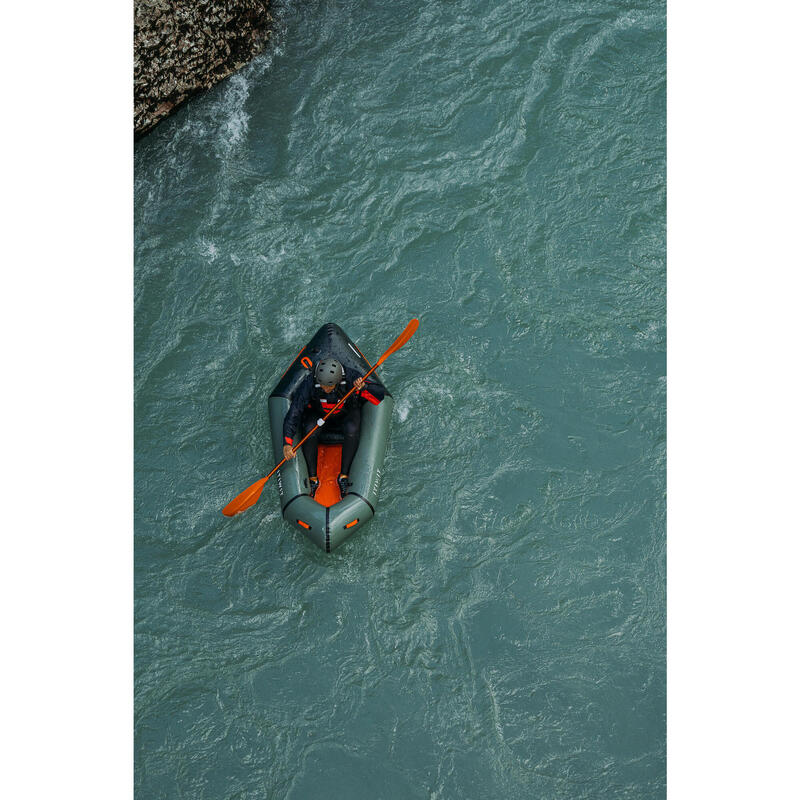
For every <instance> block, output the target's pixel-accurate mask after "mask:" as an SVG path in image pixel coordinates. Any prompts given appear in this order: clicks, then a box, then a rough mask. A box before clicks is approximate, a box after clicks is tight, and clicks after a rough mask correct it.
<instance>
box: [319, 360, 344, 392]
mask: <svg viewBox="0 0 800 800" xmlns="http://www.w3.org/2000/svg"><path fill="white" fill-rule="evenodd" d="M314 378H316V381H317V383H318V384H319V385H320V386H332V385H333V384H335V383H340V382H341V381H342V379H343V378H344V369H343V367H342V365H341V364H340V363H339V362H338V361H337V360H336V359H335V358H323V359H322V360H321V361H318V362H317V368H316V370H315V371H314Z"/></svg>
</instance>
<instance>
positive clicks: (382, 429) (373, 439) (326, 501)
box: [269, 322, 394, 553]
mask: <svg viewBox="0 0 800 800" xmlns="http://www.w3.org/2000/svg"><path fill="white" fill-rule="evenodd" d="M325 357H330V358H335V359H336V360H337V361H339V362H340V363H341V364H343V365H344V366H345V367H350V368H351V369H354V370H357V371H358V372H360V373H361V374H362V375H364V374H366V373H367V372H369V370H370V369H371V365H370V363H369V362H368V361H367V359H366V358H364V356H363V355H362V353H361V351H360V350H359V349H358V346H357V345H356V344H355V342H353V341H352V339H350V337H349V336H348V335H347V334H346V333H345V332H344V331H343V330H342V329H341V328H340V327H339V326H338V325H334V324H333V323H332V322H329V323H327V324H325V325H323V326H322V327H321V328H320V329H319V330H318V331H317V332H316V333H315V334H314V336H313V338H312V339H311V341H310V342H309V343H308V344H307V345H306V346H305V347H304V348H303V349H302V350H301V351H300V352H299V353H298V354H297V357H296V358H295V359H294V361H292V363H291V364H290V365H289V368H288V369H287V370H286V372H284V374H283V375H282V376H281V379H280V380H279V381H278V383H277V385H276V386H275V388H274V389H273V390H272V394H270V396H269V424H270V432H271V435H272V450H273V455H274V457H275V463H278V462H279V461H281V460H282V459H283V444H284V443H283V418H284V417H285V416H286V412H287V411H288V410H289V405H290V404H291V400H292V395H293V393H294V392H295V390H296V389H297V388H298V386H299V385H300V383H301V382H302V381H303V379H304V378H305V377H306V375H308V374H309V373H311V374H313V372H314V368H315V367H316V365H317V361H319V360H320V359H322V358H325ZM370 380H371V381H374V382H375V383H380V385H381V386H384V385H383V383H382V382H381V380H380V378H379V377H378V373H377V371H376V372H373V373H372V375H370ZM384 389H385V390H386V394H385V397H384V399H383V400H382V401H381V402H380V403H379V404H378V405H373V404H372V403H366V402H364V401H363V400H362V401H359V402H362V403H364V404H363V406H362V408H361V434H360V437H359V443H358V450H357V451H356V455H355V458H354V459H353V464H352V467H351V468H350V475H349V479H350V481H351V486H350V488H349V489H348V491H347V493H346V494H345V495H344V497H342V495H341V493H340V491H339V487H338V485H337V484H336V477H337V476H338V474H339V468H340V467H341V463H342V435H341V434H338V433H336V432H333V431H331V430H326V427H327V426H323V427H322V428H321V429H320V431H318V432H317V433H316V434H315V435H316V436H319V454H318V457H317V476H318V477H319V480H320V486H319V488H318V489H317V492H316V494H315V496H314V497H313V498H312V497H311V495H310V493H309V483H308V470H307V469H306V460H305V458H304V457H303V453H302V448H301V449H299V450H298V451H297V457H296V458H293V459H292V460H291V461H289V462H287V463H286V464H284V465H283V466H282V467H281V468H280V469H279V470H278V474H277V475H276V476H275V477H276V479H277V485H278V495H279V497H280V503H281V512H282V514H283V518H284V519H285V520H286V522H288V523H289V524H290V525H293V526H294V527H295V528H297V529H299V530H301V531H302V532H303V533H304V534H305V535H306V536H307V537H308V538H309V539H311V541H312V542H314V543H315V544H316V545H318V546H319V547H321V548H322V549H323V550H325V552H327V553H330V552H331V550H333V549H334V548H336V547H338V546H339V545H340V544H341V543H342V542H343V541H344V540H345V539H347V537H348V536H350V535H352V534H353V533H354V532H355V531H357V530H358V529H359V528H360V527H361V526H362V525H364V523H366V522H367V521H368V520H370V519H372V517H373V516H374V515H375V507H376V506H377V504H378V494H379V492H380V485H381V478H382V477H383V459H384V456H385V454H386V445H387V443H388V440H389V426H390V423H391V419H392V408H393V407H394V400H393V398H392V396H391V394H389V391H388V389H386V387H385V386H384ZM301 437H302V432H301V431H298V433H297V435H296V436H295V440H294V444H295V445H297V443H298V442H299V441H300V438H301Z"/></svg>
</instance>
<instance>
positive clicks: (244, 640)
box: [134, 0, 666, 800]
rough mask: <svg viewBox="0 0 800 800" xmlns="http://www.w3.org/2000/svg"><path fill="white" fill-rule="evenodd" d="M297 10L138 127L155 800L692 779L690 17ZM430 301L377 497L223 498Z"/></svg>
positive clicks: (657, 794)
mask: <svg viewBox="0 0 800 800" xmlns="http://www.w3.org/2000/svg"><path fill="white" fill-rule="evenodd" d="M276 16H277V24H276V35H275V38H274V41H273V44H272V46H271V48H270V49H269V51H268V52H266V53H265V54H264V55H262V56H260V57H259V58H258V59H256V60H255V61H254V62H253V63H251V64H250V65H248V66H247V67H246V68H244V69H243V70H242V71H241V72H240V73H238V74H236V75H235V76H232V77H231V78H229V79H228V80H226V81H224V82H223V83H222V84H220V85H218V86H217V87H215V88H214V89H212V90H211V91H209V92H208V93H206V94H205V95H203V96H201V97H198V98H196V99H194V100H193V101H191V103H190V104H189V105H187V106H186V107H184V108H183V109H181V110H180V111H179V112H178V113H177V114H175V115H174V116H173V117H171V118H170V119H168V120H166V121H165V122H162V123H161V124H160V125H159V126H158V127H157V129H156V130H155V131H154V132H153V133H152V134H151V135H149V136H147V137H146V138H144V139H142V140H141V141H140V142H138V143H137V145H136V148H135V276H134V277H135V289H134V293H135V334H134V335H135V356H134V366H135V377H134V385H135V593H136V594H135V720H134V737H135V739H134V750H135V789H136V796H137V798H141V800H145V799H146V800H155V799H156V798H192V799H193V800H196V799H200V798H207V799H208V800H221V799H223V798H225V799H228V798H229V799H230V800H234V798H237V799H240V800H244V798H253V799H255V798H292V800H300V799H301V798H311V797H322V796H326V797H331V798H365V800H366V799H370V800H373V799H375V798H386V799H388V798H402V799H403V800H406V799H408V798H436V799H437V800H445V799H446V798H541V799H542V800H545V799H547V798H565V799H568V800H578V799H579V798H623V797H624V798H636V799H637V800H640V799H642V798H663V797H664V796H665V791H666V789H665V786H666V766H665V760H666V642H665V622H666V619H665V617H666V611H665V572H666V555H665V552H666V550H665V528H666V504H665V490H666V473H665V457H666V442H665V440H666V408H665V406H666V359H665V355H666V352H665V351H666V308H665V304H666V299H665V298H666V285H665V283H666V261H665V206H666V175H665V161H666V149H665V141H666V137H665V127H666V119H665V98H666V33H665V7H664V4H663V3H661V2H620V1H619V0H617V1H616V2H599V0H591V2H590V1H588V0H586V1H584V2H566V3H541V2H523V0H507V1H506V2H498V3H480V2H477V0H458V1H453V2H441V1H434V2H427V3H420V2H410V1H407V0H400V2H393V3H366V2H363V1H360V0H339V2H327V1H324V2H308V3H297V2H289V3H286V4H284V5H281V6H279V8H278V9H277V13H276ZM415 316H418V317H419V318H420V320H421V324H420V328H419V331H418V332H417V334H416V336H415V337H414V338H413V339H412V340H411V342H410V343H409V344H408V345H406V347H404V348H403V349H402V350H400V351H399V352H398V353H396V354H395V355H393V356H391V358H390V359H388V360H387V361H386V363H385V364H384V365H383V367H382V370H381V375H382V378H383V380H384V381H385V383H386V384H387V386H388V387H389V389H390V390H391V392H392V394H393V395H394V397H395V400H396V407H395V412H394V420H393V427H392V439H391V444H390V447H389V450H388V453H387V458H386V462H385V463H386V471H385V478H384V485H383V493H382V499H381V503H380V505H379V506H378V509H377V515H376V517H375V518H374V519H373V520H372V521H371V522H370V523H369V524H368V525H367V526H366V527H364V528H362V529H360V530H359V531H357V533H356V534H355V535H354V536H353V537H352V538H351V539H349V540H348V541H347V542H346V543H345V544H344V545H342V547H340V548H339V549H338V550H335V551H334V552H333V553H331V554H325V553H324V552H322V551H321V550H318V549H317V548H316V547H315V546H314V545H313V544H312V543H311V542H309V541H308V540H306V539H305V538H304V537H303V536H302V534H300V533H299V532H297V531H295V530H294V529H291V528H289V526H288V525H286V524H285V523H284V522H283V521H282V519H281V517H280V513H279V507H278V503H277V490H276V488H275V487H274V486H273V485H271V484H268V485H267V487H266V489H265V491H264V493H263V494H262V497H261V499H260V501H259V503H258V504H257V505H256V506H254V507H253V508H252V509H250V510H249V511H247V512H246V513H243V514H241V515H239V516H237V517H234V518H232V519H227V518H225V517H223V516H222V514H221V513H220V509H221V508H222V506H224V505H225V504H226V503H227V502H228V501H229V500H230V499H232V498H233V497H234V496H235V495H236V494H237V493H238V492H239V491H241V490H242V489H244V488H245V487H246V486H248V485H249V484H250V483H252V482H253V481H254V480H256V479H257V478H259V477H261V476H263V475H265V474H266V473H267V472H268V471H269V469H270V468H271V467H272V458H271V453H270V447H269V441H268V436H269V432H268V417H267V397H268V395H269V393H270V390H271V388H272V387H273V385H274V384H275V382H276V380H277V378H278V377H279V376H280V375H281V373H282V372H283V371H284V369H285V368H286V366H287V365H288V363H289V361H290V360H291V359H292V358H294V356H295V355H296V353H297V351H298V350H299V349H300V347H301V346H302V345H303V344H304V343H305V342H306V341H307V340H308V339H309V338H310V336H311V335H312V334H313V333H314V332H315V331H316V330H317V328H318V327H319V326H320V325H322V324H323V323H325V322H328V321H332V322H336V323H338V324H340V325H341V326H342V327H343V328H344V329H345V331H347V333H348V334H349V335H350V336H351V337H352V338H353V339H354V340H355V341H357V342H358V343H359V346H360V348H361V349H362V351H363V352H364V354H365V355H366V357H367V358H368V359H370V360H371V361H372V360H373V359H375V358H377V357H378V356H379V355H380V354H381V353H382V352H383V351H384V350H385V349H386V347H388V346H389V344H390V343H391V342H392V341H393V340H394V339H395V337H396V336H397V335H398V334H399V333H400V332H401V331H402V330H403V328H404V327H405V325H406V324H407V323H408V321H409V320H410V319H411V318H412V317H415Z"/></svg>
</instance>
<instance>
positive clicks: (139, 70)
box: [133, 0, 272, 137]
mask: <svg viewBox="0 0 800 800" xmlns="http://www.w3.org/2000/svg"><path fill="white" fill-rule="evenodd" d="M269 7H270V0H134V21H133V130H134V135H135V136H137V137H139V136H142V135H143V134H145V133H147V132H148V131H150V130H152V129H153V127H154V126H155V125H156V124H157V123H158V122H159V121H160V120H162V119H163V118H164V117H166V116H167V115H168V114H170V113H171V112H172V111H174V110H175V109H176V108H177V107H178V106H180V105H181V104H182V103H184V102H185V101H186V100H187V99H188V98H189V97H191V96H192V95H194V94H197V92H200V91H202V90H204V89H208V88H210V87H211V86H213V85H214V84H215V83H218V82H219V81H221V80H222V79H223V78H226V77H227V76H228V75H230V74H231V73H233V72H235V71H236V70H237V69H240V68H241V67H242V66H244V65H245V64H246V63H247V62H248V61H249V60H250V59H251V58H253V56H255V55H257V54H258V53H260V52H262V51H263V50H264V48H265V46H266V44H267V41H268V40H269V33H270V27H271V23H272V17H271V16H270V13H269Z"/></svg>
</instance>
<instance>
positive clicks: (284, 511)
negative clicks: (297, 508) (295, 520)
mask: <svg viewBox="0 0 800 800" xmlns="http://www.w3.org/2000/svg"><path fill="white" fill-rule="evenodd" d="M298 497H308V495H307V494H306V493H305V492H301V493H300V494H296V495H295V496H294V497H293V498H292V499H291V500H290V501H289V502H288V503H287V504H286V505H285V506H284V507H283V508H282V509H281V514H285V513H286V509H287V508H289V506H290V505H291V504H292V503H294V501H295V500H297V498H298Z"/></svg>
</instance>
